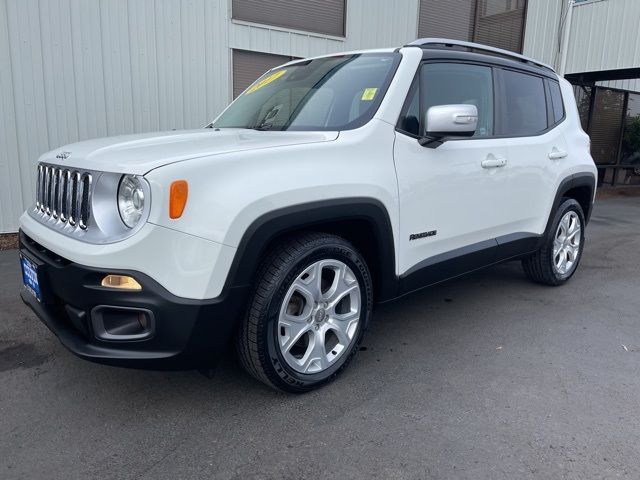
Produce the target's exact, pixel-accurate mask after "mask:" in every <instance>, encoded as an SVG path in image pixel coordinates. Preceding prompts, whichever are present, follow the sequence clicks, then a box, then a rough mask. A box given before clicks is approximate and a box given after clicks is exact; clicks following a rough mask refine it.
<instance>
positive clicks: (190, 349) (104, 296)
mask: <svg viewBox="0 0 640 480" xmlns="http://www.w3.org/2000/svg"><path fill="white" fill-rule="evenodd" d="M20 253H21V255H24V256H26V257H27V258H29V259H30V260H31V261H32V262H33V263H35V264H36V265H37V266H38V281H39V284H40V290H41V295H42V300H41V301H38V300H37V299H36V298H35V296H34V295H32V294H31V293H30V292H28V291H27V290H26V289H24V288H23V289H22V291H21V293H20V296H21V297H22V300H23V301H24V303H26V304H27V305H28V306H29V307H30V308H31V309H32V310H33V311H34V312H35V313H36V314H37V315H38V317H40V319H41V320H42V321H43V323H44V324H45V325H46V326H47V327H48V328H49V329H50V330H51V331H52V332H53V333H54V334H55V335H56V336H58V338H59V339H60V341H61V342H62V344H63V345H64V346H65V347H66V348H68V349H69V350H70V351H71V352H73V353H75V354H76V355H78V356H79V357H81V358H84V359H86V360H91V361H94V362H98V363H105V364H109V365H117V366H123V367H134V368H149V369H163V370H164V369H188V368H198V367H208V366H211V365H213V364H215V362H216V361H217V360H218V358H219V357H220V355H221V354H222V353H223V352H224V350H225V349H226V346H227V344H228V342H229V339H230V338H231V336H232V334H233V331H234V327H235V323H236V322H235V320H236V319H237V318H238V315H239V313H240V309H241V308H242V306H243V305H244V304H245V301H246V297H247V291H248V289H247V288H246V287H238V288H230V289H228V291H227V292H224V293H223V294H222V295H221V296H220V297H218V298H216V299H213V300H192V299H185V298H182V297H177V296H175V295H173V294H171V293H170V292H168V291H167V290H166V289H164V288H163V287H162V286H161V285H160V284H159V283H157V282H156V281H154V280H153V279H151V278H150V277H148V276H147V275H144V274H142V273H139V272H132V271H124V270H113V271H112V270H105V269H100V268H93V267H87V266H83V265H79V264H77V263H73V262H70V261H68V260H66V259H64V258H62V257H60V256H58V255H56V254H55V253H54V252H52V251H50V250H48V249H46V248H44V247H43V246H41V245H40V244H38V243H37V242H35V241H34V240H32V239H31V238H29V237H28V236H27V235H25V234H24V232H20ZM159 261H160V262H161V261H162V260H161V259H159ZM107 274H123V275H130V276H132V277H134V278H135V279H136V280H138V282H140V284H141V285H142V291H139V292H131V291H118V290H114V289H110V288H105V287H102V286H101V281H102V278H103V277H104V276H105V275H107ZM96 307H116V308H130V309H140V310H144V311H147V312H150V313H151V315H152V317H153V320H154V329H153V332H152V335H151V336H149V337H148V338H145V339H143V340H126V341H119V340H103V339H101V338H98V336H97V332H96V331H95V328H94V322H92V315H94V314H97V310H96Z"/></svg>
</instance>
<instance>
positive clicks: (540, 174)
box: [496, 68, 567, 258]
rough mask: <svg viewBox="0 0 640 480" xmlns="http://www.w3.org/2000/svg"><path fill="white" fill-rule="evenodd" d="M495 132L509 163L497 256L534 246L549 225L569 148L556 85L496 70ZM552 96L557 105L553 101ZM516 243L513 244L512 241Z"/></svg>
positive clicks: (545, 80) (508, 71)
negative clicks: (499, 247) (551, 210)
mask: <svg viewBox="0 0 640 480" xmlns="http://www.w3.org/2000/svg"><path fill="white" fill-rule="evenodd" d="M496 72H497V75H496V78H497V85H498V89H497V91H498V102H497V116H496V134H497V135H498V136H499V137H502V141H503V145H504V146H505V148H506V149H507V156H508V158H509V161H508V163H507V165H505V167H504V168H503V172H502V173H503V179H504V182H503V183H502V186H501V190H500V194H501V199H500V201H499V202H498V204H499V205H500V215H501V216H502V218H503V220H504V222H503V224H502V226H501V227H500V228H499V229H498V230H497V232H496V237H497V239H498V242H499V243H501V244H504V245H505V248H504V249H501V251H500V258H507V257H509V256H511V255H512V254H514V255H515V254H517V253H521V250H522V249H525V250H527V249H528V246H530V248H534V247H535V244H536V238H535V237H536V235H539V234H541V233H542V232H543V231H544V229H545V227H546V223H547V217H548V206H549V205H550V203H551V202H553V199H554V196H555V189H556V187H557V178H558V177H559V175H561V173H562V170H563V169H564V166H563V159H565V158H566V156H567V145H566V141H565V138H564V135H563V133H562V128H561V125H560V124H561V122H562V120H563V119H564V106H563V105H562V96H561V95H560V91H559V87H558V82H556V81H553V80H550V79H549V78H547V77H543V76H539V75H535V74H533V73H529V72H523V71H518V70H511V69H505V68H496ZM555 88H557V95H559V98H555V105H554V100H553V97H556V96H557V95H556V94H555V93H554V94H553V95H552V92H555V90H554V89H555ZM514 240H515V241H516V243H511V242H512V241H514Z"/></svg>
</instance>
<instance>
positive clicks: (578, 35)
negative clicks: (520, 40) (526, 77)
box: [524, 0, 640, 73]
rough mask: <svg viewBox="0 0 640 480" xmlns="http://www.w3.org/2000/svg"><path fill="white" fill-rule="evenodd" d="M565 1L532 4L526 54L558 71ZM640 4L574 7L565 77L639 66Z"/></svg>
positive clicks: (624, 0) (625, 1)
mask: <svg viewBox="0 0 640 480" xmlns="http://www.w3.org/2000/svg"><path fill="white" fill-rule="evenodd" d="M566 3H567V2H566V1H565V0H529V10H528V12H527V20H526V29H525V40H524V54H525V55H529V56H531V57H534V58H537V59H539V60H542V61H544V62H546V63H549V64H551V65H555V66H556V67H557V66H558V64H559V60H560V59H559V58H558V47H559V41H560V40H559V37H558V32H559V27H560V23H561V19H562V18H564V17H562V16H561V13H560V11H561V9H562V8H563V5H566ZM639 19H640V1H638V0H601V1H593V2H586V3H579V4H576V5H575V6H574V7H573V16H572V20H571V32H570V36H569V47H568V52H567V65H566V72H565V73H577V72H593V71H600V70H616V69H622V68H633V67H638V66H640V29H638V20H639Z"/></svg>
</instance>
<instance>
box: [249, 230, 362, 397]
mask: <svg viewBox="0 0 640 480" xmlns="http://www.w3.org/2000/svg"><path fill="white" fill-rule="evenodd" d="M371 306H372V287H371V277H370V275H369V271H368V269H367V266H366V263H365V261H364V259H363V258H362V256H361V255H360V254H359V253H358V251H357V250H356V249H355V248H354V247H353V246H352V245H351V244H350V243H348V242H347V241H345V240H344V239H342V238H340V237H337V236H334V235H328V234H319V233H307V234H302V235H298V236H296V237H293V238H291V239H289V240H287V241H286V243H284V244H283V245H281V246H279V247H278V248H276V249H275V250H274V251H273V252H271V254H270V255H269V256H268V257H267V258H266V259H265V262H264V264H263V266H262V268H261V270H260V272H259V273H258V279H257V283H256V286H255V289H254V292H253V295H252V298H251V301H250V305H249V308H248V311H247V314H246V316H245V318H244V320H243V322H242V325H241V328H240V330H239V332H238V341H237V347H238V353H239V356H240V359H241V362H242V364H243V366H244V367H245V368H246V369H247V371H249V373H251V374H252V375H253V376H255V377H256V378H257V379H259V380H261V381H262V382H264V383H266V384H267V385H270V386H272V387H275V388H279V389H281V390H285V391H289V392H304V391H308V390H311V389H313V388H316V387H319V386H320V385H322V384H324V383H327V382H328V381H330V380H332V379H333V378H335V377H336V376H337V375H338V374H339V373H340V372H341V371H342V370H343V369H344V368H345V366H346V365H347V363H348V362H349V360H350V359H351V357H352V356H353V355H354V353H355V352H356V350H357V347H358V345H359V343H360V340H361V338H362V334H363V331H364V326H365V324H366V322H367V321H368V319H369V316H370V315H371Z"/></svg>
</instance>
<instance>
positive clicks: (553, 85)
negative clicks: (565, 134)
mask: <svg viewBox="0 0 640 480" xmlns="http://www.w3.org/2000/svg"><path fill="white" fill-rule="evenodd" d="M548 85H549V92H550V93H551V106H552V108H553V124H554V125H555V124H556V123H558V122H560V120H562V118H563V117H564V104H563V103H562V93H561V92H560V84H559V83H558V82H555V81H553V80H549V83H548Z"/></svg>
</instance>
